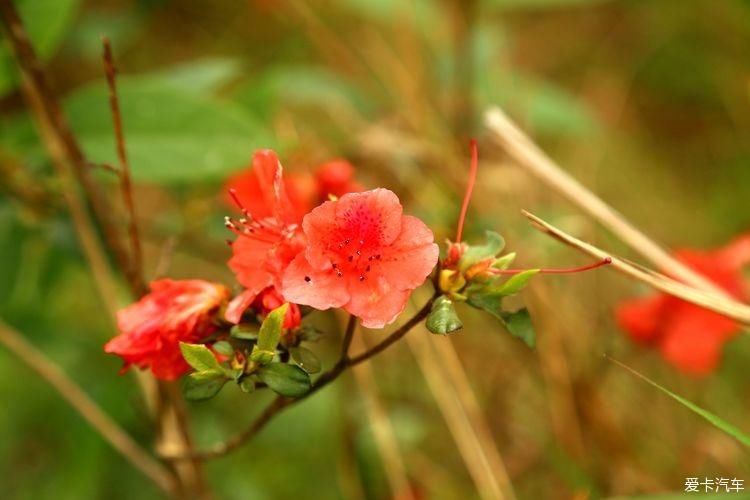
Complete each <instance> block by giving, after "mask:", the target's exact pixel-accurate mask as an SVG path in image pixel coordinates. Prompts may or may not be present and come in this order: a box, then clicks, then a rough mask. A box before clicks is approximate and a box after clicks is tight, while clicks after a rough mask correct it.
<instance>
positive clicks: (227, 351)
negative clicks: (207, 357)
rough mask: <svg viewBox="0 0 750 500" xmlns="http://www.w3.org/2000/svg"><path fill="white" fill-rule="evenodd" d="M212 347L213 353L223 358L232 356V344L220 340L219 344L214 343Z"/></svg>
mask: <svg viewBox="0 0 750 500" xmlns="http://www.w3.org/2000/svg"><path fill="white" fill-rule="evenodd" d="M212 347H213V349H214V351H216V352H218V353H219V354H222V355H224V356H232V355H234V347H232V344H230V343H229V342H227V341H226V340H220V341H219V342H215V343H214V345H213V346H212Z"/></svg>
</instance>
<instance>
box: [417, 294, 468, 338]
mask: <svg viewBox="0 0 750 500" xmlns="http://www.w3.org/2000/svg"><path fill="white" fill-rule="evenodd" d="M426 325H427V329H428V330H429V331H430V332H432V333H436V334H438V335H446V334H448V333H453V332H455V331H458V330H460V329H461V328H463V326H464V324H463V323H462V322H461V320H460V319H459V317H458V314H456V308H455V307H454V305H453V301H452V300H451V299H449V298H448V297H446V296H445V295H441V296H440V297H438V298H437V299H435V302H433V303H432V311H430V315H429V316H427V321H426Z"/></svg>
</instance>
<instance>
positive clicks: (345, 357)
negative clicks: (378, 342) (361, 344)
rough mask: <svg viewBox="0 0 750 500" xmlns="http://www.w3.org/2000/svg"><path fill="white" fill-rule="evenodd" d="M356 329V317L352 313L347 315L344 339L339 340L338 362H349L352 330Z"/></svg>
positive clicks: (352, 336)
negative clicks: (339, 354)
mask: <svg viewBox="0 0 750 500" xmlns="http://www.w3.org/2000/svg"><path fill="white" fill-rule="evenodd" d="M356 329H357V317H356V316H354V315H353V314H350V315H349V321H347V323H346V331H345V332H344V340H343V342H341V356H340V357H339V363H348V362H349V347H351V345H352V338H354V331H355V330H356Z"/></svg>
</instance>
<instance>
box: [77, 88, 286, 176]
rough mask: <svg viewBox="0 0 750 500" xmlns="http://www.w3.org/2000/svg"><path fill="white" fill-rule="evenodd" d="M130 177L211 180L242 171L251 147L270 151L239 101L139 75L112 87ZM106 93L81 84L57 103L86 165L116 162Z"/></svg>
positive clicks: (263, 134) (267, 141)
mask: <svg viewBox="0 0 750 500" xmlns="http://www.w3.org/2000/svg"><path fill="white" fill-rule="evenodd" d="M118 87H119V94H120V106H121V108H122V118H123V123H124V128H125V142H126V148H127V153H128V157H129V160H130V168H131V172H132V175H133V178H134V179H136V180H138V181H147V182H154V183H164V184H185V183H190V182H203V181H216V180H220V179H223V178H225V177H226V175H227V174H229V173H230V172H232V171H235V170H237V169H240V168H242V167H244V166H245V165H246V164H247V163H248V161H249V159H250V157H251V155H252V152H253V150H255V149H257V148H259V147H273V144H272V143H270V139H269V135H268V134H267V133H266V132H265V131H264V130H263V128H262V127H261V126H260V125H259V124H258V123H257V122H256V121H255V120H254V119H253V118H252V117H251V116H250V115H248V114H247V113H245V112H244V111H243V110H242V109H241V107H240V105H239V104H236V103H230V102H227V101H222V100H218V99H211V98H208V97H206V96H204V95H203V94H201V93H196V92H192V91H183V90H179V89H177V88H175V87H174V85H173V84H170V83H164V82H162V83H161V84H159V83H155V82H154V80H149V79H148V78H144V77H143V76H140V77H131V78H128V77H123V78H121V79H120V81H119V82H118ZM107 99H108V97H107V89H106V87H105V86H104V85H103V84H95V85H89V86H87V87H84V88H81V89H79V90H77V91H76V92H74V93H73V94H72V95H70V96H69V97H68V98H67V99H66V100H65V102H64V107H65V112H66V115H67V117H68V118H69V119H70V122H71V126H72V128H73V130H74V132H75V133H76V135H77V136H78V137H79V139H80V140H81V143H82V145H83V149H84V151H85V153H86V156H87V158H89V159H90V160H91V161H93V162H104V163H110V164H117V157H116V154H115V143H114V133H113V129H112V118H111V116H110V111H109V105H108V100H107Z"/></svg>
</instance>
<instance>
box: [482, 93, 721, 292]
mask: <svg viewBox="0 0 750 500" xmlns="http://www.w3.org/2000/svg"><path fill="white" fill-rule="evenodd" d="M485 123H486V124H487V127H488V128H489V129H490V131H491V132H492V133H493V138H494V139H495V140H496V141H497V142H498V143H499V144H500V145H501V146H503V147H504V148H505V149H506V151H507V152H508V153H509V154H510V155H511V157H513V159H514V160H516V162H518V164H519V165H520V166H522V167H523V168H525V169H526V170H528V171H529V172H530V173H532V174H533V175H535V176H536V177H537V178H538V179H539V180H540V181H542V182H543V183H545V184H546V185H547V186H549V187H550V188H552V189H554V190H555V191H557V192H558V193H560V194H561V195H563V196H564V197H566V198H567V199H568V201H570V202H572V203H573V204H574V205H577V206H578V207H579V208H580V209H582V210H583V211H584V212H586V213H588V214H590V215H591V216H592V217H594V218H595V219H596V220H598V221H599V222H600V223H601V224H602V225H603V226H605V227H606V228H608V229H609V230H610V231H612V232H613V233H614V234H615V235H617V236H618V237H619V238H620V239H621V240H622V241H624V242H625V243H626V244H628V245H629V246H630V247H631V248H633V249H634V250H635V251H637V252H638V253H640V254H641V255H643V256H644V257H646V258H647V259H648V260H650V261H651V262H652V263H653V264H654V265H656V267H657V268H659V269H660V270H661V271H663V272H665V273H668V274H669V275H670V276H674V277H676V278H678V279H680V280H681V281H683V282H685V283H687V284H689V285H692V286H693V287H695V288H698V289H701V290H704V291H706V292H713V293H714V294H716V295H722V296H725V297H728V295H727V293H726V292H725V291H724V290H722V289H721V288H720V287H718V286H716V284H714V283H713V282H711V281H710V280H708V279H706V278H705V277H704V276H702V275H700V274H699V273H696V272H695V271H694V270H692V269H690V268H689V267H687V266H686V265H685V264H683V263H682V262H680V261H678V260H677V259H675V258H674V257H672V256H671V255H669V253H668V252H666V251H665V250H664V249H663V248H661V247H660V246H659V245H658V244H656V243H655V242H654V241H653V240H652V239H650V238H649V237H648V236H646V235H645V234H643V232H641V231H640V230H639V229H638V228H636V227H635V226H633V225H632V224H631V223H630V222H628V220H627V219H625V217H623V216H622V214H620V213H619V212H617V211H616V210H615V209H613V208H612V207H610V206H609V205H607V204H606V203H605V202H604V201H603V200H602V199H601V198H599V197H598V196H596V195H595V194H594V193H592V192H591V191H589V190H588V189H587V188H586V187H584V186H583V185H582V184H581V183H580V182H578V181H577V180H575V179H574V178H573V177H571V176H570V175H569V174H568V173H566V172H565V171H564V170H563V169H562V168H560V166H559V165H557V164H556V163H555V162H554V161H553V160H552V159H550V158H549V157H548V156H547V155H546V154H545V153H544V152H543V151H542V150H541V149H539V147H538V146H537V145H536V144H534V143H533V142H532V140H531V139H529V137H528V136H526V134H524V133H523V132H522V131H521V130H520V129H519V128H518V126H517V125H516V124H515V123H513V122H512V121H511V119H510V118H508V116H506V115H505V113H503V112H502V111H501V110H500V108H496V107H495V108H491V109H489V110H488V111H487V112H486V114H485Z"/></svg>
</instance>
